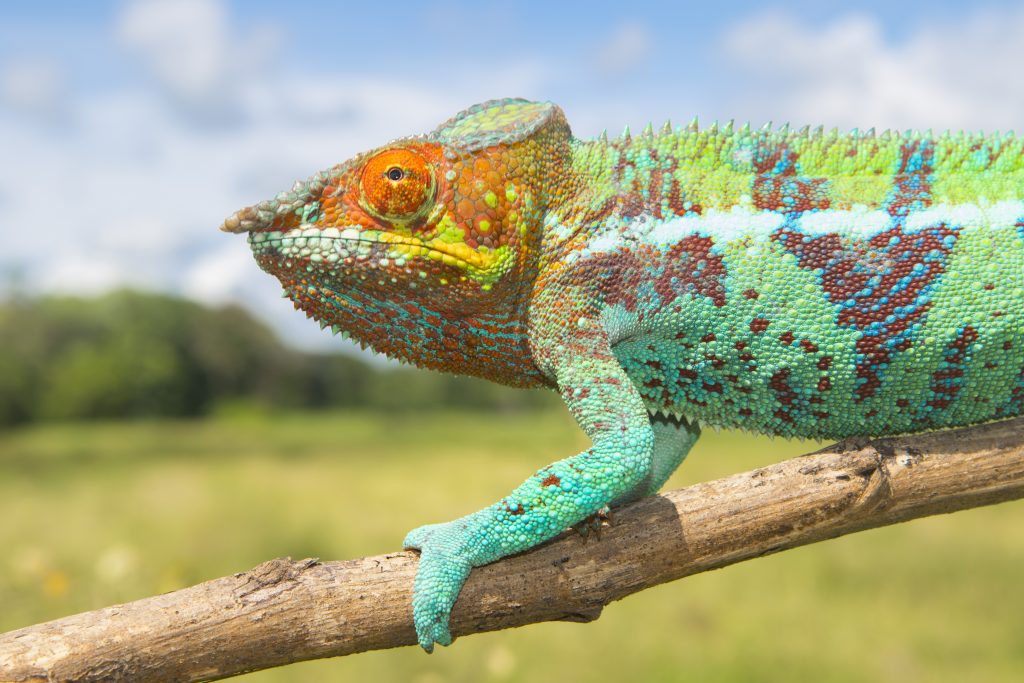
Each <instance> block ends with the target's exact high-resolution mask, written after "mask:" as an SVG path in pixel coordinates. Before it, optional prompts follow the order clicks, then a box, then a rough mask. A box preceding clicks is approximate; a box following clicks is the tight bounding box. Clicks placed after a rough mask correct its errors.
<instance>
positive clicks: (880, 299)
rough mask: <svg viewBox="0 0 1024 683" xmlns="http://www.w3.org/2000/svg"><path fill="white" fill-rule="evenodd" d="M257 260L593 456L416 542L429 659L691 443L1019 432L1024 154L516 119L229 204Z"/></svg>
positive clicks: (998, 142)
mask: <svg viewBox="0 0 1024 683" xmlns="http://www.w3.org/2000/svg"><path fill="white" fill-rule="evenodd" d="M222 229H224V230H226V231H229V232H237V233H242V232H244V233H248V239H249V244H250V246H251V249H252V252H253V254H254V255H255V258H256V261H257V262H258V264H259V266H260V267H261V268H262V269H263V270H265V271H267V272H268V273H270V274H272V275H274V276H275V277H277V278H278V280H280V282H281V284H282V285H283V286H284V290H285V292H286V295H287V296H288V297H290V298H291V299H292V301H293V302H294V304H295V306H296V307H297V308H299V309H301V310H303V311H305V313H306V315H307V316H310V317H313V318H315V319H317V320H318V321H319V322H320V325H321V326H322V327H330V329H331V330H332V331H333V332H335V333H336V334H337V333H340V334H342V335H345V336H351V337H352V338H354V339H355V340H357V341H359V342H360V343H361V344H363V345H368V346H369V347H371V348H372V349H374V350H375V351H378V352H380V353H383V354H385V355H387V356H390V357H392V358H397V359H402V360H405V361H409V362H412V363H414V364H416V365H419V366H421V367H426V368H433V369H436V370H442V371H446V372H454V373H463V374H468V375H475V376H478V377H484V378H487V379H490V380H493V381H495V382H500V383H502V384H507V385H512V386H517V387H550V388H553V389H556V390H557V391H558V392H559V393H560V395H561V397H562V399H563V400H564V402H565V404H566V405H567V406H568V408H569V410H570V411H571V412H572V414H573V416H574V417H575V418H576V420H577V422H578V423H579V425H580V427H582V429H583V430H584V432H586V434H587V435H588V436H589V437H590V439H591V440H592V443H593V445H592V446H591V447H590V448H588V449H587V450H585V451H583V452H582V453H579V454H578V455H575V456H572V457H569V458H566V459H564V460H559V461H558V462H555V463H554V464H552V465H549V466H547V467H545V468H543V469H542V470H540V471H539V472H537V473H535V474H534V475H533V476H531V477H530V478H529V479H527V480H526V482H524V483H523V484H522V485H520V486H519V487H518V488H516V489H515V490H514V491H512V492H511V493H510V494H508V495H507V496H506V497H505V498H503V499H501V500H500V501H499V502H497V503H495V504H494V505H491V506H490V507H488V508H486V509H483V510H480V511H478V512H475V513H473V514H470V515H467V516H466V517H463V518H461V519H458V520H455V521H452V522H447V523H443V524H433V525H428V526H424V527H421V528H419V529H416V530H414V531H413V532H411V533H410V534H409V535H408V537H407V538H406V540H405V546H406V547H408V548H414V549H419V550H420V552H421V557H420V565H419V569H418V573H417V576H416V580H415V585H414V595H413V616H414V622H415V626H416V631H417V635H418V638H419V642H420V645H421V646H422V647H423V648H425V649H426V650H427V651H428V652H429V651H431V650H432V649H433V646H434V644H435V643H440V644H443V645H447V644H449V643H450V642H451V640H452V637H451V634H450V632H449V628H448V621H449V615H450V612H451V608H452V606H453V604H454V603H455V599H456V597H457V596H458V594H459V591H460V589H461V587H462V585H463V583H464V582H465V580H466V578H467V576H468V575H469V572H470V570H471V568H472V567H476V566H480V565H483V564H486V563H488V562H492V561H494V560H497V559H498V558H501V557H504V556H506V555H510V554H513V553H516V552H520V551H523V550H526V549H528V548H531V547H533V546H536V545H538V544H539V543H541V542H543V541H545V540H547V539H550V538H552V537H553V536H555V535H557V534H559V533H560V532H561V531H563V530H564V529H566V528H567V527H569V526H571V525H575V524H578V523H580V522H581V521H583V520H586V519H590V518H591V517H592V516H593V515H595V514H598V513H600V512H602V511H603V510H606V509H607V507H608V506H613V505H618V504H622V503H624V502H627V501H630V500H633V499H636V498H638V497H641V496H644V495H647V494H651V493H653V492H655V491H657V490H658V488H659V487H660V486H661V485H662V483H664V481H665V480H666V479H667V478H668V476H669V475H670V474H671V473H672V471H673V470H674V469H675V468H676V467H677V466H678V465H679V463H680V462H681V461H682V460H683V458H684V457H685V456H686V454H687V451H688V450H689V449H690V448H691V446H693V444H694V443H695V442H696V441H697V438H698V435H699V433H700V427H699V425H700V424H712V425H715V426H724V427H734V428H742V429H746V430H751V431H754V432H759V433H766V434H776V435H782V436H798V437H816V438H830V439H835V438H845V437H851V436H857V435H892V434H899V433H905V432H914V431H922V430H929V429H936V428H943V427H952V426H956V425H965V424H969V423H975V422H981V421H985V420H993V419H998V418H1003V417H1009V416H1013V415H1019V414H1021V413H1022V412H1024V316H1022V310H1024V141H1022V140H1021V139H1019V138H1017V137H1014V136H1013V135H1011V134H995V135H983V134H963V133H955V134H950V133H944V134H941V135H933V134H932V133H930V132H929V133H924V134H922V133H917V132H913V131H907V132H903V133H891V132H888V131H887V132H885V133H881V134H876V133H875V132H874V131H873V130H871V131H867V132H858V131H852V132H850V133H839V132H837V131H836V130H834V129H833V130H831V131H828V132H826V131H823V130H822V129H821V128H818V129H815V130H810V129H808V128H802V129H800V130H791V129H789V128H788V127H787V126H783V127H781V128H777V129H773V128H772V127H771V126H770V125H769V126H766V127H764V128H762V129H760V130H755V129H751V128H750V127H749V126H742V127H734V126H733V124H731V123H730V124H727V125H725V126H721V127H719V126H717V125H712V126H710V127H708V128H705V129H703V130H701V129H699V127H698V126H697V125H696V123H693V124H691V125H689V126H687V127H681V128H672V127H671V126H670V125H668V124H666V125H665V127H664V128H663V129H662V130H661V131H660V132H657V133H656V132H655V131H654V130H653V129H652V128H651V126H648V127H647V128H646V129H645V130H644V131H643V133H642V134H640V135H636V136H631V135H630V134H629V132H628V129H627V131H626V132H625V133H624V134H623V135H622V136H621V137H619V138H618V139H614V140H609V139H608V138H607V136H606V135H602V136H601V137H600V138H598V139H594V140H581V139H577V138H575V137H573V136H572V134H571V132H570V129H569V125H568V123H567V122H566V118H565V116H564V114H563V112H562V110H561V109H559V108H558V107H557V106H555V105H553V104H551V103H548V102H531V101H526V100H520V99H506V100H495V101H490V102H485V103H483V104H479V105H476V106H474V107H471V108H469V109H467V110H465V111H463V112H462V113H460V114H458V115H456V116H455V117H453V118H452V119H450V120H448V121H447V122H445V123H443V124H442V125H441V126H440V127H438V128H437V129H436V130H435V131H433V132H432V133H430V134H427V135H424V136H420V137H411V138H405V139H401V140H397V141H395V142H392V143H390V144H387V145H385V146H383V147H380V148H378V149H375V150H373V151H371V152H367V153H365V154H361V155H359V156H357V157H355V158H354V159H352V160H350V161H347V162H345V163H342V164H339V165H337V166H334V167H333V168H330V169H328V170H326V171H323V172H321V173H318V174H316V175H314V176H312V177H311V178H309V179H308V180H305V181H301V182H298V183H296V184H295V186H294V187H293V188H292V190H290V191H287V192H282V193H281V194H279V195H278V196H277V197H275V198H274V199H271V200H268V201H263V202H260V203H259V204H256V205H255V206H252V207H249V208H245V209H242V210H240V211H238V212H236V213H235V214H234V215H232V216H231V217H230V218H228V219H227V220H226V221H225V222H224V224H223V225H222Z"/></svg>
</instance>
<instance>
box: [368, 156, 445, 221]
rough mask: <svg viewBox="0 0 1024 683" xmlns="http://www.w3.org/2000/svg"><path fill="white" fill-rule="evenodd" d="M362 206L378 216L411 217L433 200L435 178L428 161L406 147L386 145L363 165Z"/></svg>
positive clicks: (429, 206) (423, 212)
mask: <svg viewBox="0 0 1024 683" xmlns="http://www.w3.org/2000/svg"><path fill="white" fill-rule="evenodd" d="M359 187H360V191H361V193H362V200H363V203H364V205H365V207H366V208H367V209H368V210H369V211H370V212H371V213H373V214H374V215H376V216H377V217H379V218H385V219H388V220H392V221H410V220H413V219H415V218H418V217H420V216H422V215H424V214H425V213H426V212H427V211H428V210H429V209H430V208H431V206H433V203H434V195H435V192H436V189H437V182H436V180H435V178H434V171H433V168H432V167H431V165H430V164H429V163H428V162H427V160H426V159H424V158H423V157H422V156H420V155H419V154H417V153H416V152H413V151H412V150H408V149H389V150H385V151H383V152H381V153H380V154H377V155H376V156H374V157H373V158H371V159H370V160H369V161H367V162H366V165H365V166H364V167H363V173H362V176H361V177H360V180H359Z"/></svg>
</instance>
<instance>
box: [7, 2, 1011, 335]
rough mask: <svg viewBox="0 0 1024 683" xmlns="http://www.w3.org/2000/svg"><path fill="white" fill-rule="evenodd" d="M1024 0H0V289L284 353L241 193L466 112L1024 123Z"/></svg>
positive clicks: (275, 298)
mask: <svg viewBox="0 0 1024 683" xmlns="http://www.w3.org/2000/svg"><path fill="white" fill-rule="evenodd" d="M1022 35H1024V3H1020V2H1016V3H982V4H968V3H950V2H929V3H923V2H891V1H890V2H866V3H853V2H824V1H820V0H819V1H817V2H811V1H802V0H801V1H799V2H790V3H785V4H765V3H754V2H737V3H718V4H713V3H706V2H704V3H657V2H642V1H636V0H630V1H628V2H626V1H621V0H620V1H619V2H614V3H613V2H607V3H601V2H591V3H556V2H513V1H507V2H495V3H488V2H472V3H467V2H439V3H429V2H417V3H402V2H386V3H383V2H361V3H313V2H294V1H293V2H289V3H279V2H270V1H269V0H267V1H257V2H227V1H225V0H124V1H119V2H87V3H85V2H38V1H37V2H30V1H21V0H15V1H13V2H12V1H10V0H8V1H7V2H5V3H3V4H2V5H0V154H2V158H3V159H4V162H5V163H3V164H0V234H2V236H3V241H4V249H3V250H2V251H0V278H2V279H0V282H8V283H9V282H12V281H16V282H18V283H19V284H18V286H19V287H20V288H22V289H24V290H30V291H48V292H53V291H59V292H81V293H92V292H101V291H104V290H107V289H110V288H113V287H117V286H122V285H131V286H137V287H144V288H148V289H156V290H162V291H171V292H175V293H180V294H184V295H186V296H190V297H193V298H196V299H199V300H203V301H207V302H222V301H241V302H243V303H245V304H246V305H248V306H249V307H250V308H252V309H253V310H254V311H256V312H257V313H258V314H259V315H261V316H263V317H264V318H266V319H268V320H270V321H271V322H272V323H273V324H275V325H276V326H277V327H278V328H279V329H280V330H281V331H282V332H284V333H285V334H286V335H287V336H288V337H289V338H291V339H292V340H293V341H294V342H296V343H298V344H300V345H304V346H317V345H320V346H324V345H330V346H332V347H336V346H337V345H338V343H337V342H335V341H333V340H331V339H330V337H329V335H321V334H320V332H319V330H318V329H317V326H315V325H312V324H309V323H308V322H307V321H306V320H305V319H304V317H303V316H300V315H297V314H295V313H293V312H292V311H291V307H290V305H288V303H287V302H284V301H282V300H281V299H280V297H279V294H278V289H277V286H276V284H275V282H274V281H273V280H272V279H271V278H270V277H268V276H266V275H264V274H262V273H261V272H260V271H259V270H258V268H256V266H255V264H254V263H253V262H252V261H251V258H250V257H249V255H248V251H247V249H246V247H245V244H244V242H243V240H241V239H239V238H237V237H236V238H232V237H231V236H227V235H223V234H221V233H218V232H217V231H216V226H217V225H218V224H219V223H220V221H221V220H222V219H223V218H224V217H225V216H226V215H227V214H229V213H231V212H232V211H233V210H235V209H237V208H240V207H241V206H243V205H247V204H251V203H254V202H255V201H258V200H259V199H263V198H265V197H267V196H270V195H272V194H275V193H276V192H277V191H279V190H282V189H285V188H287V187H289V186H290V185H291V184H292V182H293V181H294V180H295V179H296V178H300V177H305V176H308V175H310V174H311V173H313V172H314V171H317V170H320V169H321V168H325V167H327V166H330V165H332V164H334V163H336V162H338V161H341V160H343V159H345V158H347V157H349V156H351V155H352V154H354V153H356V152H359V151H362V150H364V149H367V148H371V147H374V146H377V145H379V144H382V143H384V142H387V141H388V140H390V139H393V138H396V137H400V136H402V135H406V134H412V133H420V132H423V131H425V130H429V129H430V128H432V127H433V126H434V125H436V124H437V123H439V122H440V121H441V120H443V119H445V118H447V117H448V116H450V115H451V114H454V113H455V112H456V111H458V110H459V109H461V108H463V107H465V106H468V105H470V104H472V103H474V102H477V101H481V100H484V99H489V98H493V97H507V96H523V97H530V98H537V99H549V100H553V101H555V102H557V103H559V104H560V105H562V107H563V108H564V109H565V110H566V113H567V115H568V118H569V121H570V122H571V124H572V125H573V129H574V131H575V132H576V133H577V134H578V135H582V136H590V135H594V134H597V133H599V132H600V130H601V129H602V128H608V129H609V130H610V131H613V132H618V131H619V130H621V128H622V126H623V125H625V124H629V125H630V126H632V127H639V126H642V125H643V124H644V123H646V122H647V121H648V120H653V121H654V122H655V123H656V124H660V123H661V122H662V121H664V120H665V119H667V118H671V119H673V120H675V121H679V122H685V121H688V120H689V119H690V118H692V117H693V116H694V115H699V116H700V118H701V120H702V121H710V120H713V119H716V118H719V119H728V118H733V117H735V118H737V119H741V120H746V119H749V120H750V121H752V122H754V123H756V124H760V123H762V122H764V121H767V120H774V121H784V120H788V121H790V122H792V123H793V124H795V125H802V124H804V123H810V124H818V123H821V124H824V125H826V126H832V125H835V126H840V127H854V126H857V127H861V128H867V127H871V126H875V127H877V128H879V129H881V128H885V127H897V128H906V127H919V128H935V129H942V128H953V129H959V128H966V129H971V130H974V129H979V128H982V129H1016V130H1018V131H1021V130H1022V129H1024V78H1022V76H1021V69H1022V65H1024V41H1022V40H1021V38H1020V37H1021V36H1022Z"/></svg>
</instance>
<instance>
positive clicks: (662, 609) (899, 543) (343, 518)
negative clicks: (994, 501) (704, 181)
mask: <svg viewBox="0 0 1024 683" xmlns="http://www.w3.org/2000/svg"><path fill="white" fill-rule="evenodd" d="M584 446H585V440H584V439H583V437H582V436H581V435H580V434H579V433H578V432H577V430H576V428H575V426H574V425H573V424H572V422H571V420H570V419H569V418H568V416H565V415H562V414H560V413H554V412H539V413H533V414H530V413H526V414H522V413H520V414H514V415H498V414H484V413H476V414H470V413H455V412H438V413H433V414H419V415H416V416H403V417H401V418H399V419H395V418H391V419H389V418H388V417H386V416H384V415H380V414H359V413H342V414H316V415H297V414H252V413H246V414H241V415H222V416H220V417H218V418H215V419H211V420H206V421H193V422H190V421H178V422H175V421H152V422H130V423H115V422H111V423H101V424H84V423H82V424H67V425H56V426H54V425H41V426H35V427H30V428H24V429H21V430H18V431H15V432H9V433H7V434H5V435H3V436H0V500H2V501H3V516H4V520H5V521H4V523H3V524H2V525H0V544H2V547H3V552H2V553H0V605H2V609H0V630H4V631H6V630H9V629H13V628H17V627H20V626H25V625H28V624H31V623H35V622H38V621H43V620H46V619H51V618H55V617H59V616H62V615H66V614H69V613H72V612H78V611H82V610H87V609H92V608H96V607H101V606H105V605H108V604H112V603H116V602H123V601H126V600H132V599H135V598H140V597H144V596H147V595H151V594H153V593H158V592H163V591H168V590H173V589H175V588H179V587H182V586H185V585H188V584H192V583H195V582H198V581H202V580H204V579H209V578H213V577H217V576H221V575H224V574H227V573H231V572H235V571H239V570H243V569H247V568H249V567H251V566H253V565H255V564H257V563H259V562H261V561H263V560H266V559H269V558H272V557H277V556H282V555H291V556H292V557H307V556H316V557H320V558H323V559H342V558H349V557H356V556H361V555H368V554H375V553H382V552H387V551H393V550H395V549H396V548H398V547H399V544H400V542H401V539H402V537H403V535H404V534H405V532H406V531H407V530H409V529H410V528H412V527H415V526H418V525H420V524H423V523H426V522H434V521H443V520H447V519H451V518H453V517H456V516H458V515H460V514H463V513H466V512H470V511H472V510H475V509H477V508H479V507H482V506H484V505H487V504H489V503H491V502H493V501H494V500H496V499H497V498H499V497H500V496H502V495H504V494H505V493H507V492H508V491H509V490H510V489H511V488H512V487H513V486H514V485H516V484H518V483H519V482H520V481H521V480H522V479H523V478H525V476H526V475H527V474H529V473H530V472H532V471H533V470H534V469H536V468H538V467H540V466H543V465H545V464H547V463H548V462H550V461H551V460H553V459H555V458H557V457H561V456H565V455H568V454H570V453H572V452H575V451H577V450H579V449H580V448H582V447H584ZM809 446H810V444H806V443H805V444H800V443H795V442H785V441H780V440H774V441H772V440H768V439H755V438H751V437H746V436H742V435H737V434H732V433H722V434H715V433H713V432H712V433H708V434H706V435H705V437H704V438H703V440H702V442H701V443H700V444H699V445H698V446H697V448H696V449H695V450H694V452H693V453H692V454H691V456H690V459H689V461H688V462H687V463H686V464H685V465H684V467H683V468H682V469H681V470H680V472H679V473H677V474H676V475H675V477H674V478H673V479H672V480H671V481H670V483H669V486H670V487H679V486H684V485H686V484H688V483H692V482H695V481H699V480H705V479H709V478H714V477H717V476H722V475H724V474H728V473H731V472H737V471H741V470H744V469H748V468H751V467H755V466H758V465H762V464H766V463H769V462H772V461H776V460H780V459H782V458H785V457H788V456H791V455H796V454H798V453H801V452H805V451H806V450H807V449H808V448H809ZM1022 529H1024V503H1020V502H1018V503H1012V504H1004V505H1001V506H997V507H994V508H985V509H980V510H972V511H968V512H961V513H957V514H955V515H951V516H943V517H938V518H931V519H926V520H919V521H916V522H911V523H909V524H904V525H900V526H897V527H892V528H889V529H882V530H876V531H872V532H867V533H862V534H858V535H854V536H851V537H847V538H842V539H838V540H834V541H829V542H826V543H820V544H817V545H813V546H810V547H807V548H800V549H797V550H793V551H788V552H785V553H781V554H779V555H776V556H772V557H767V558H762V559H759V560H755V561H752V562H748V563H745V564H741V565H737V566H735V567H730V568H727V569H725V570H722V571H717V572H712V573H709V574H704V575H699V576H695V577H691V578H688V579H684V580H682V581H678V582H675V583H674V584H670V585H666V586H661V587H658V588H655V589H652V590H648V591H646V592H644V593H641V594H639V595H636V596H633V597H631V598H627V599H626V600H624V601H622V602H620V603H616V604H614V605H611V606H609V607H608V608H607V609H606V610H605V613H604V615H603V616H602V617H601V619H600V620H598V621H597V622H595V623H592V624H586V625H581V624H561V623H555V624H540V625H535V626H530V627H526V628H522V629H517V630H513V631H506V632H501V633H492V634H484V635H477V636H471V637H466V638H463V639H461V640H459V641H458V642H457V643H456V645H455V646H454V647H453V648H449V649H443V648H442V649H441V651H440V652H438V653H436V654H434V655H432V656H429V657H428V656H426V655H424V654H423V653H422V652H420V651H419V650H418V649H416V648H411V647H410V648H403V649H399V650H391V651H384V652H371V653H366V654H361V655H356V656H352V657H346V658H341V659H336V660H327V661H320V662H310V663H304V664H297V665H293V666H290V667H286V668H282V669H277V670H272V671H267V672H261V673H257V674H251V675H250V676H248V677H243V680H248V681H252V682H254V683H255V682H257V681H258V682H271V681H311V680H372V679H373V678H380V679H383V680H399V679H401V680H411V681H415V682H420V683H427V682H433V681H449V680H450V681H479V680H485V681H526V680H534V681H536V680H551V679H559V680H572V681H606V680H616V679H620V680H627V679H628V680H641V681H675V680H697V681H709V682H714V681H790V680H813V681H873V682H876V681H900V682H906V681H986V682H987V681H1019V680H1021V678H1022V674H1024V609H1022V606H1024V581H1022V580H1021V576H1022V569H1021V568H1022V566H1024V532H1022Z"/></svg>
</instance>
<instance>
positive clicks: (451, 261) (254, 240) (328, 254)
mask: <svg viewBox="0 0 1024 683" xmlns="http://www.w3.org/2000/svg"><path fill="white" fill-rule="evenodd" d="M249 246H250V248H251V249H252V251H253V254H254V255H255V256H257V257H276V258H283V259H297V260H301V259H307V260H309V261H311V262H313V263H323V262H326V263H338V262H339V261H345V260H346V259H350V258H360V259H369V258H370V257H377V256H379V257H386V258H388V259H390V260H392V261H395V262H396V265H400V266H401V265H405V263H406V262H407V261H409V260H412V259H415V258H426V259H430V260H432V261H439V262H441V263H444V264H446V265H449V266H454V267H457V268H460V269H462V270H465V271H467V275H469V276H470V277H473V278H474V279H481V280H487V279H490V278H491V277H497V276H500V275H501V273H503V272H505V270H506V269H507V268H506V266H507V265H508V262H509V260H510V259H509V256H510V253H509V251H508V249H507V248H504V247H499V248H497V249H493V250H492V249H488V248H487V247H481V248H480V249H474V248H472V247H470V246H469V245H467V244H465V243H461V242H445V241H443V240H440V239H437V238H434V239H430V240H422V239H419V238H417V237H413V236H411V235H396V234H394V233H390V232H384V231H377V230H366V229H363V228H357V227H353V226H350V227H345V228H336V227H329V228H311V227H301V226H300V227H298V228H294V229H292V230H287V231H280V230H272V231H267V232H250V233H249ZM381 250H384V251H385V252H386V253H380V251H381Z"/></svg>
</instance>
